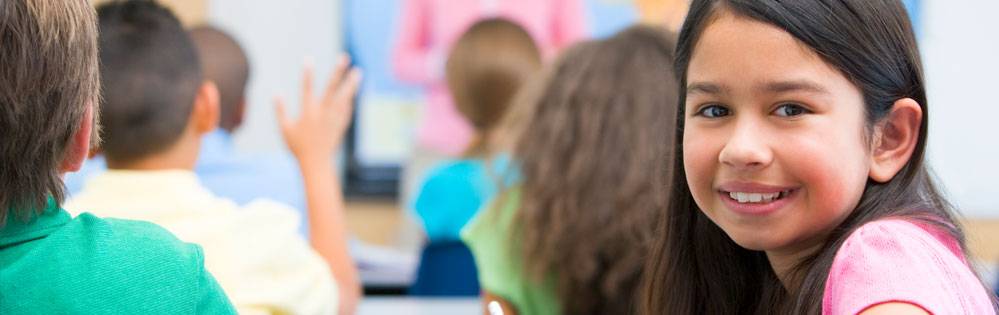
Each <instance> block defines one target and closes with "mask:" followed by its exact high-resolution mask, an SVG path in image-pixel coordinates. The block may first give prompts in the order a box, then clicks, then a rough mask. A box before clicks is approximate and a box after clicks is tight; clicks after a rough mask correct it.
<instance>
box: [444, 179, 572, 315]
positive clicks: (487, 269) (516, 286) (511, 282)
mask: <svg viewBox="0 0 999 315" xmlns="http://www.w3.org/2000/svg"><path fill="white" fill-rule="evenodd" d="M519 206H520V189H519V187H515V188H513V189H510V190H508V191H507V192H505V193H503V194H500V195H499V196H497V198H496V199H495V200H494V201H493V202H492V203H490V204H488V205H487V206H486V208H485V209H483V210H484V211H480V212H479V214H478V215H477V216H476V217H475V218H473V219H472V221H470V222H469V223H468V225H467V226H465V229H464V230H462V233H461V238H462V240H464V241H465V244H466V245H468V247H469V248H470V249H471V250H472V254H473V255H474V256H475V265H476V267H477V268H478V271H479V284H480V285H481V286H482V288H483V289H484V290H486V291H489V292H490V293H492V294H495V295H497V296H499V297H502V298H503V299H505V300H506V301H507V302H510V303H511V304H513V306H514V307H516V308H517V312H518V313H519V314H529V315H533V314H560V313H561V305H560V304H559V301H558V298H557V297H556V295H555V283H554V278H553V277H547V278H546V279H545V280H544V281H542V282H537V281H533V280H532V279H531V278H530V277H529V276H528V275H527V273H526V271H525V270H524V266H523V259H522V256H521V252H520V251H521V248H520V246H517V244H519V241H518V240H517V238H516V235H519V233H517V234H515V232H516V229H515V227H514V226H513V225H514V218H515V217H516V213H517V209H518V208H519Z"/></svg>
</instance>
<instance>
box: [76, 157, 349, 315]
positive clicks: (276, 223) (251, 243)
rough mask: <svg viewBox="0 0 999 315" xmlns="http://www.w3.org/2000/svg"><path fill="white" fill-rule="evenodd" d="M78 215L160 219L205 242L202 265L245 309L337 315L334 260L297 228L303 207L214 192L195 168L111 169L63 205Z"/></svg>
mask: <svg viewBox="0 0 999 315" xmlns="http://www.w3.org/2000/svg"><path fill="white" fill-rule="evenodd" d="M64 208H65V209H66V210H68V211H69V212H70V213H72V214H73V215H74V216H75V215H78V214H80V213H83V212H90V213H92V214H94V215H96V216H99V217H108V218H124V219H132V220H143V221H149V222H153V223H156V224H158V225H160V226H162V227H164V228H166V229H167V230H168V231H170V232H172V233H173V234H174V235H176V236H177V238H179V239H181V240H183V241H186V242H190V243H195V244H198V245H201V247H202V248H204V253H205V267H206V268H207V269H208V271H210V272H211V273H212V275H214V276H215V278H216V280H218V283H219V284H220V285H221V286H222V288H223V289H224V290H225V292H226V294H227V295H228V296H229V298H230V300H232V302H233V304H234V305H235V306H236V308H237V309H238V311H239V312H240V314H269V313H276V314H333V313H334V312H335V310H336V308H337V303H338V301H337V288H336V284H335V282H334V279H333V276H332V275H331V272H330V268H329V265H328V264H327V263H326V261H325V260H323V259H322V257H320V256H319V254H318V253H317V252H316V251H314V250H313V249H312V248H311V247H310V246H309V243H308V242H307V241H306V240H305V239H303V238H302V237H301V235H299V234H298V224H299V217H298V213H297V212H296V211H295V210H293V209H291V208H289V207H287V206H285V205H282V204H279V203H276V202H273V201H268V200H255V201H252V202H250V203H249V204H247V205H246V206H244V207H242V208H240V207H239V206H238V205H236V203H234V202H232V201H230V200H226V199H222V198H219V197H216V196H215V195H213V194H212V193H211V192H209V191H208V190H207V189H206V188H204V187H203V186H202V185H201V183H200V182H199V181H198V178H197V176H196V175H195V174H194V173H193V172H190V171H184V170H166V171H121V170H109V171H107V172H105V173H103V174H100V175H97V176H94V177H93V178H92V179H90V180H89V181H88V182H87V183H86V185H85V186H84V188H83V190H82V191H81V192H80V193H78V194H76V195H74V196H73V198H72V199H71V200H70V201H69V202H67V203H66V205H65V206H64Z"/></svg>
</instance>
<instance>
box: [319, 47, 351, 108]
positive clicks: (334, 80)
mask: <svg viewBox="0 0 999 315" xmlns="http://www.w3.org/2000/svg"><path fill="white" fill-rule="evenodd" d="M349 65H350V57H348V56H347V55H342V54H341V55H340V57H339V58H337V63H336V67H335V68H334V69H333V72H331V73H330V77H329V81H328V82H326V89H325V90H324V91H323V98H322V102H323V104H330V103H331V102H332V101H333V97H334V95H335V94H336V90H337V87H339V86H340V85H341V84H343V82H342V81H343V80H344V73H346V72H347V71H348V69H349Z"/></svg>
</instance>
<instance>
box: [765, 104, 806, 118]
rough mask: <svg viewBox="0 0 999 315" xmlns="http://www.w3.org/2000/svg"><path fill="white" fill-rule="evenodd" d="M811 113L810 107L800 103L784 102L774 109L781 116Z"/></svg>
mask: <svg viewBox="0 0 999 315" xmlns="http://www.w3.org/2000/svg"><path fill="white" fill-rule="evenodd" d="M807 113H810V111H809V110H808V109H806V108H805V107H803V106H801V105H798V104H784V105H781V106H778V107H777V109H775V110H774V114H776V115H777V116H781V117H794V116H798V115H804V114H807Z"/></svg>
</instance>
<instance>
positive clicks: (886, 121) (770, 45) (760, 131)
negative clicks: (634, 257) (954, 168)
mask: <svg viewBox="0 0 999 315" xmlns="http://www.w3.org/2000/svg"><path fill="white" fill-rule="evenodd" d="M919 58H920V57H919V52H918V49H917V47H916V42H915V38H914V36H913V33H912V26H911V25H910V24H909V19H908V16H907V14H906V12H905V9H904V7H903V6H902V4H901V3H900V2H899V1H897V0H834V1H818V0H797V1H777V0H695V1H693V3H692V4H691V10H690V12H689V14H688V20H687V22H686V24H684V26H683V29H682V32H681V34H680V38H679V43H678V47H677V60H676V72H677V74H678V75H679V76H680V82H681V93H680V103H679V105H680V106H679V107H678V116H677V124H678V126H680V128H677V129H676V132H675V133H674V136H675V139H676V140H677V143H678V144H679V143H681V142H682V145H679V147H678V148H677V152H678V153H680V154H678V155H676V158H675V159H674V162H673V166H674V168H675V170H678V171H676V172H674V174H673V176H672V178H671V179H670V180H669V183H670V185H671V189H670V191H671V192H672V195H671V196H670V199H669V200H670V201H669V204H668V208H667V209H668V213H667V214H666V215H665V216H663V217H662V223H661V224H662V227H663V233H661V235H659V239H658V240H657V243H656V244H655V245H654V249H653V252H652V254H651V256H650V261H649V265H648V267H647V270H648V273H647V275H646V282H647V283H646V288H645V289H646V292H645V297H644V300H643V303H642V304H643V307H644V309H645V311H646V313H650V314H743V313H757V314H773V313H781V314H783V313H793V314H819V313H822V314H927V313H934V314H972V313H973V314H994V313H995V307H994V306H993V305H994V304H993V302H992V300H991V298H990V297H989V295H987V293H986V291H985V289H984V287H983V286H982V284H981V281H980V280H979V279H978V277H977V276H976V275H975V273H974V272H973V271H972V270H971V268H970V267H969V266H968V263H967V257H966V254H965V250H964V248H965V246H964V235H963V232H962V231H961V228H960V226H958V225H957V224H956V223H955V220H954V215H953V214H952V210H951V208H950V206H949V204H948V203H947V201H946V200H945V199H944V198H943V197H942V195H941V194H940V193H939V191H938V190H937V189H936V188H935V184H934V182H933V180H932V178H931V176H930V175H929V172H928V170H927V167H926V166H925V165H924V162H923V161H924V149H925V147H926V135H927V125H928V119H927V112H928V106H927V100H926V93H925V89H924V84H923V73H922V66H921V62H920V59H919Z"/></svg>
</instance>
